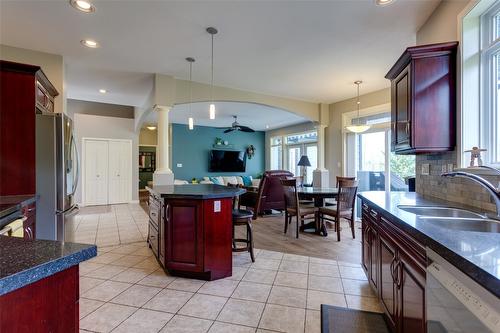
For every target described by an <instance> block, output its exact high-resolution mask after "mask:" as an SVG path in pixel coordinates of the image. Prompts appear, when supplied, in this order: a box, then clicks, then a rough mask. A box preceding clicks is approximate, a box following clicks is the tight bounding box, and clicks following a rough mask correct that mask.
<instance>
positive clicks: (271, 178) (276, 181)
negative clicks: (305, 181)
mask: <svg viewBox="0 0 500 333" xmlns="http://www.w3.org/2000/svg"><path fill="white" fill-rule="evenodd" d="M287 178H293V173H291V172H289V171H285V170H269V171H266V172H264V175H263V177H262V179H261V181H260V184H259V187H258V190H257V191H255V192H251V191H248V192H246V193H244V194H242V195H241V196H240V200H239V206H245V207H246V209H250V210H252V211H253V213H254V216H253V219H254V220H255V219H256V218H257V216H258V215H264V213H265V212H266V211H270V210H272V209H274V210H284V209H285V193H284V190H283V186H282V185H281V180H282V179H287Z"/></svg>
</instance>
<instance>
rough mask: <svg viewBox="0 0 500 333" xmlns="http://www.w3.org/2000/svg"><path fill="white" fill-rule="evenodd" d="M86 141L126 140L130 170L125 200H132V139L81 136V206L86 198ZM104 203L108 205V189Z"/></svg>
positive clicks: (85, 203)
mask: <svg viewBox="0 0 500 333" xmlns="http://www.w3.org/2000/svg"><path fill="white" fill-rule="evenodd" d="M87 141H106V142H108V145H109V141H120V142H127V143H128V146H129V154H128V155H129V158H130V170H129V172H128V175H127V181H128V187H129V191H128V194H127V202H132V188H133V186H132V170H133V167H134V166H133V164H132V163H134V156H133V149H132V140H131V139H113V138H95V137H83V138H82V161H81V170H82V174H81V177H82V196H81V198H82V206H84V207H85V206H87V202H86V199H85V190H86V189H85V187H86V179H85V174H86V173H85V172H86V169H85V162H86V156H85V150H86V149H85V148H86V144H87ZM108 159H109V152H108ZM107 174H108V176H109V161H108V170H107ZM108 187H109V179H108ZM106 205H109V190H108V198H107V203H106Z"/></svg>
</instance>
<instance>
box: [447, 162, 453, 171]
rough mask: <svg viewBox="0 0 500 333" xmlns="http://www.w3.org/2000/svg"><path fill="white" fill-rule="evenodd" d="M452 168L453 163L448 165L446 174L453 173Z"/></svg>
mask: <svg viewBox="0 0 500 333" xmlns="http://www.w3.org/2000/svg"><path fill="white" fill-rule="evenodd" d="M453 169H454V166H453V163H450V164H448V172H453Z"/></svg>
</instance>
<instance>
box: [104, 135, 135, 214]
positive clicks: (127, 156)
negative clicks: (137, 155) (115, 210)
mask: <svg viewBox="0 0 500 333" xmlns="http://www.w3.org/2000/svg"><path fill="white" fill-rule="evenodd" d="M131 151H132V146H131V142H129V141H109V192H108V193H109V203H110V204H117V203H126V202H129V201H130V198H129V196H130V191H131V190H130V175H131V171H130V170H131V167H132V166H131V162H132V161H131Z"/></svg>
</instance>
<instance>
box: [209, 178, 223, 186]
mask: <svg viewBox="0 0 500 333" xmlns="http://www.w3.org/2000/svg"><path fill="white" fill-rule="evenodd" d="M208 178H209V179H210V181H211V182H212V183H214V184H216V185H224V184H222V183H221V182H220V177H208Z"/></svg>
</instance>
